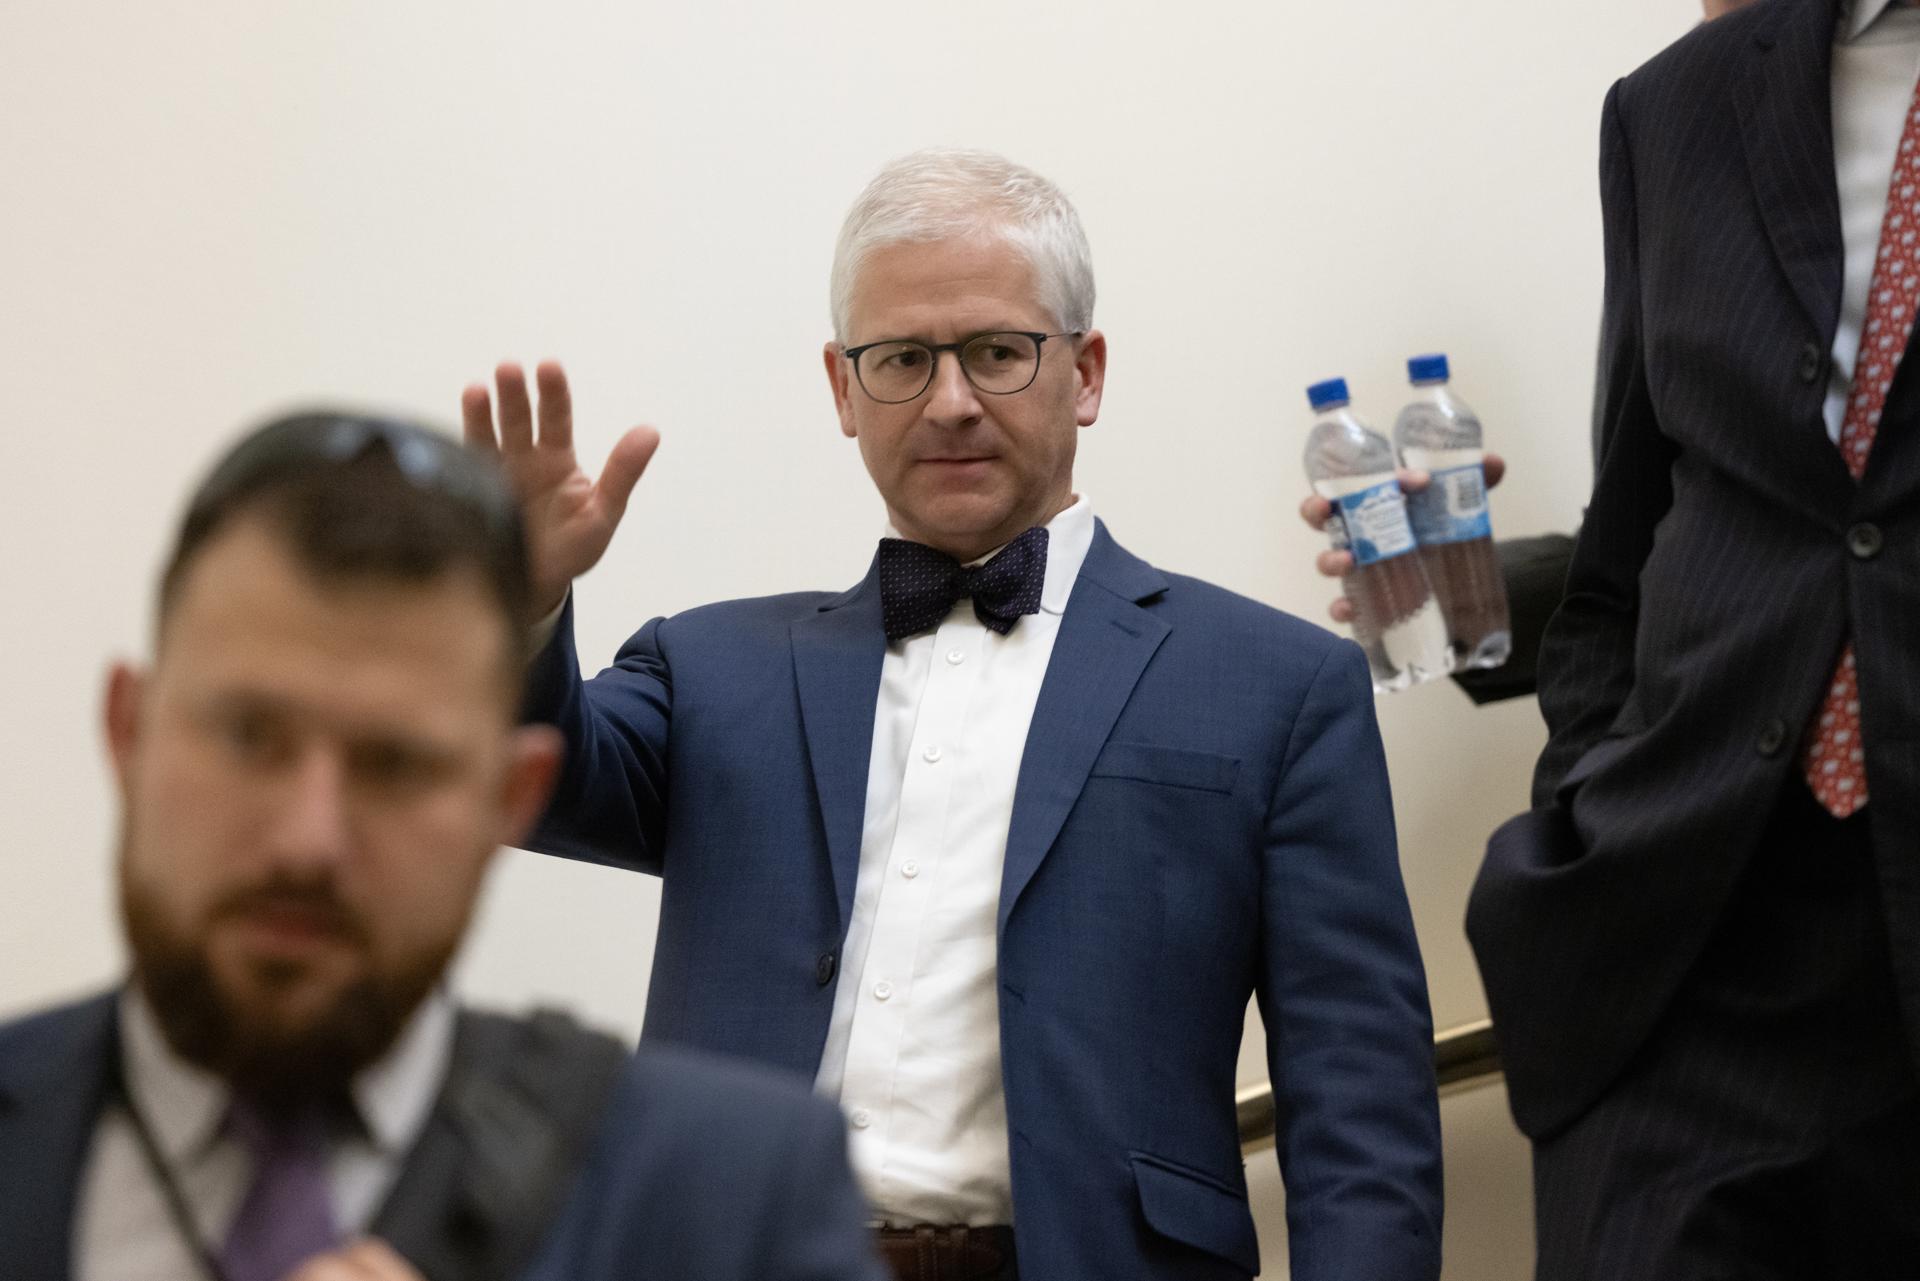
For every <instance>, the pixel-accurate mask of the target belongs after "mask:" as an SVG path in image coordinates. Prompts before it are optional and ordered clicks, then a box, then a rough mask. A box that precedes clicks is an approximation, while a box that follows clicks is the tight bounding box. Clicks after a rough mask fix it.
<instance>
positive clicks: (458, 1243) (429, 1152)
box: [371, 1011, 627, 1281]
mask: <svg viewBox="0 0 1920 1281" xmlns="http://www.w3.org/2000/svg"><path fill="white" fill-rule="evenodd" d="M626 1058H627V1055H626V1052H625V1050H624V1048H623V1047H622V1046H620V1045H619V1044H618V1043H617V1042H614V1041H613V1040H611V1039H610V1038H604V1037H599V1036H596V1035H593V1034H589V1033H586V1032H584V1031H582V1030H580V1029H578V1028H577V1026H576V1025H574V1024H573V1023H572V1022H571V1021H570V1020H566V1019H562V1018H558V1017H557V1016H554V1015H552V1014H548V1013H543V1012H536V1013H535V1014H533V1015H532V1016H531V1017H530V1018H528V1019H525V1020H519V1019H507V1018H502V1017H500V1016H497V1015H481V1014H475V1013H472V1012H471V1011H462V1012H461V1014H460V1016H459V1022H458V1023H457V1024H456V1025H455V1032H454V1045H453V1056H452V1061H451V1063H450V1064H449V1067H448V1073H447V1080H446V1082H445V1084H444V1085H443V1086H442V1088H441V1091H440V1096H439V1098H438V1099H437V1100H436V1101H435V1104H434V1108H433V1111H432V1112H431V1113H430V1114H429V1115H428V1118H427V1123H426V1127H425V1128H424V1129H423V1130H422V1131H421V1133H420V1135H419V1137H418V1138H417V1139H416V1140H415V1141H414V1144H413V1146H412V1148H411V1149H410V1150H409V1151H408V1153H407V1155H406V1158H405V1159H404V1161H403V1162H402V1163H401V1167H400V1171H399V1174H398V1176H397V1177H396V1179H395V1181H394V1184H393V1187H392V1188H391V1189H390V1190H389V1191H388V1193H387V1196H386V1199H385V1201H384V1203H383V1204H382V1206H381V1208H380V1211H379V1213H378V1214H377V1215H376V1216H375V1219H374V1222H373V1225H372V1228H371V1232H372V1234H373V1235H375V1236H378V1237H381V1238H382V1239H384V1240H386V1241H387V1242H388V1243H389V1244H391V1245H392V1246H393V1247H394V1248H395V1249H396V1250H398V1251H399V1252H400V1253H401V1254H402V1255H404V1256H405V1257H406V1258H407V1259H409V1260H410V1261H412V1263H413V1264H414V1266H415V1267H417V1268H418V1269H419V1270H420V1271H421V1272H422V1273H423V1274H424V1275H426V1276H428V1277H465V1278H469V1279H470V1281H502V1279H503V1278H506V1277H509V1276H513V1275H517V1274H518V1273H519V1271H520V1270H521V1267H522V1266H523V1265H524V1264H525V1262H526V1259H527V1256H528V1254H529V1253H530V1251H531V1250H532V1248H533V1246H534V1245H535V1244H536V1243H537V1242H538V1241H539V1239H540V1238H541V1236H543V1235H544V1233H545V1231H546V1227H547V1223H548V1220H549V1218H550V1216H551V1214H552V1212H553V1210H554V1208H555V1207H556V1206H557V1205H558V1204H559V1203H560V1198H561V1197H562V1196H563V1195H564V1194H565V1192H566V1190H567V1189H568V1188H569V1187H570V1186H571V1184H572V1181H573V1175H574V1173H575V1171H574V1168H573V1167H574V1165H575V1164H576V1163H577V1162H578V1161H579V1159H580V1151H581V1149H583V1148H584V1146H585V1144H586V1142H587V1140H588V1137H589V1136H590V1135H592V1134H593V1133H594V1132H595V1131H597V1129H598V1127H599V1123H600V1117H601V1114H602V1111H603V1109H604V1106H605V1100H606V1098H607V1096H608V1093H609V1090H610V1089H611V1088H612V1085H613V1082H614V1080H615V1078H616V1076H617V1074H618V1073H619V1071H620V1068H621V1065H622V1064H624V1063H625V1061H626Z"/></svg>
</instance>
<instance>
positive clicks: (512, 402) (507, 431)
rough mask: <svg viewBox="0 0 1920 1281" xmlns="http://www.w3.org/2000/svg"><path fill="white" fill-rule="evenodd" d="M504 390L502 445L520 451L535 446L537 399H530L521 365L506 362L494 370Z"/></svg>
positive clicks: (513, 451)
mask: <svg viewBox="0 0 1920 1281" xmlns="http://www.w3.org/2000/svg"><path fill="white" fill-rule="evenodd" d="M493 385H494V387H495V388H496V389H497V390H498V391H499V393H500V448H501V449H503V450H505V451H506V452H507V453H509V454H512V453H519V452H523V451H525V450H529V449H532V448H533V402H532V401H530V400H528V399H527V376H526V375H525V374H524V373H522V372H521V370H520V366H518V365H516V364H514V363H513V362H511V361H505V362H502V363H501V365H500V367H499V368H498V369H496V370H494V371H493Z"/></svg>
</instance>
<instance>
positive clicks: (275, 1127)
mask: <svg viewBox="0 0 1920 1281" xmlns="http://www.w3.org/2000/svg"><path fill="white" fill-rule="evenodd" d="M227 1130H228V1133H229V1134H231V1135H232V1136H233V1137H234V1138H235V1139H236V1140H238V1141H239V1143H240V1145H241V1146H242V1147H244V1148H245V1149H246V1151H247V1154H248V1156H250V1157H251V1158H252V1160H253V1182H252V1183H251V1184H249V1185H248V1187H247V1193H246V1196H245V1197H244V1198H242V1200H241V1202H240V1209H239V1211H238V1212H237V1213H236V1214H235V1215H234V1216H233V1224H232V1226H231V1227H230V1228H228V1229H227V1242H226V1246H225V1247H224V1248H223V1249H222V1250H221V1251H220V1264H221V1267H222V1269H223V1270H224V1271H225V1273H226V1277H227V1281H283V1278H285V1277H286V1275H287V1274H288V1273H290V1272H292V1271H293V1270H294V1269H295V1268H296V1267H298V1266H299V1265H300V1264H302V1263H304V1262H306V1261H307V1260H308V1259H310V1258H312V1257H313V1256H314V1255H316V1254H320V1253H323V1252H324V1251H327V1250H331V1249H332V1248H333V1247H334V1246H335V1245H337V1244H339V1240H340V1234H339V1232H338V1231H337V1230H336V1229H335V1227H334V1223H333V1203H332V1199H331V1197H330V1195H329V1193H328V1190H327V1130H326V1121H325V1119H324V1117H323V1116H322V1115H321V1114H320V1112H318V1111H317V1110H313V1109H309V1110H306V1111H304V1112H299V1113H294V1114H289V1115H281V1114H279V1113H275V1112H267V1111H263V1110H261V1109H259V1108H257V1107H255V1106H253V1105H251V1104H249V1103H248V1102H246V1101H245V1100H242V1099H238V1098H236V1099H235V1100H234V1102H233V1107H232V1110H231V1111H230V1112H229V1113H228V1114H227Z"/></svg>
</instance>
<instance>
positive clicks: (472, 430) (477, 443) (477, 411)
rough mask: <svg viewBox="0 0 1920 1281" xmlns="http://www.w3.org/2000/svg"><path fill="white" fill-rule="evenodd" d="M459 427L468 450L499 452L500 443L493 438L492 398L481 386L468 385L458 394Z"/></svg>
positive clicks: (475, 384)
mask: <svg viewBox="0 0 1920 1281" xmlns="http://www.w3.org/2000/svg"><path fill="white" fill-rule="evenodd" d="M460 427H461V434H462V435H463V436H465V437H466V440H467V445H468V447H469V448H472V449H478V450H481V451H482V452H484V453H489V454H497V453H499V452H500V443H499V442H498V441H496V440H495V439H494V437H493V398H492V397H491V396H489V395H488V394H487V389H486V387H485V386H484V385H483V384H481V383H470V384H468V386H467V389H466V390H465V391H463V392H461V393H460Z"/></svg>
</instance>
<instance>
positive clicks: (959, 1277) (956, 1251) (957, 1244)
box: [874, 1225, 1016, 1281]
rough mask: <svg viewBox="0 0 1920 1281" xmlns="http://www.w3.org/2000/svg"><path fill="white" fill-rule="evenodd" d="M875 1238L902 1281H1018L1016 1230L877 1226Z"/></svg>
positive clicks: (883, 1256)
mask: <svg viewBox="0 0 1920 1281" xmlns="http://www.w3.org/2000/svg"><path fill="white" fill-rule="evenodd" d="M874 1239H875V1241H876V1242H877V1243H878V1244H879V1246H880V1257H881V1258H882V1259H885V1260H886V1261H887V1266H888V1267H890V1268H892V1269H893V1275H894V1276H896V1277H898V1278H900V1281H1015V1276H1016V1274H1015V1272H1014V1256H1013V1229H1012V1228H1002V1227H987V1228H968V1227H951V1228H947V1227H933V1226H930V1225H922V1226H920V1227H914V1228H876V1229H875V1230H874Z"/></svg>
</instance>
